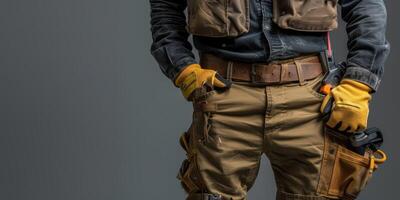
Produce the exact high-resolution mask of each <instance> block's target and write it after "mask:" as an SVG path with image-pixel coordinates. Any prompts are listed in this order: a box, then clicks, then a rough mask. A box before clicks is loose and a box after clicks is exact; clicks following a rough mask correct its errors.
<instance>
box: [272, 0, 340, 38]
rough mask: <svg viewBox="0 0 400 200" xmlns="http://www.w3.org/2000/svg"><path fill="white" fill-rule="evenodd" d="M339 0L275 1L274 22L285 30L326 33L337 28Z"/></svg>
mask: <svg viewBox="0 0 400 200" xmlns="http://www.w3.org/2000/svg"><path fill="white" fill-rule="evenodd" d="M337 2H338V1H337V0H325V1H321V0H307V1H304V0H273V3H272V4H273V16H274V17H273V21H274V22H275V23H276V24H278V26H279V27H281V28H283V29H292V30H296V31H305V32H326V31H332V30H334V29H336V28H337V26H338V23H337Z"/></svg>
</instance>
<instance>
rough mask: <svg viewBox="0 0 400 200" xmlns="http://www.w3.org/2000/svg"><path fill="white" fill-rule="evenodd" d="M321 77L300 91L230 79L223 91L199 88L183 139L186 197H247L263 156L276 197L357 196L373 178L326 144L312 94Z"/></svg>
mask: <svg viewBox="0 0 400 200" xmlns="http://www.w3.org/2000/svg"><path fill="white" fill-rule="evenodd" d="M322 77H323V76H322V75H320V76H319V77H317V78H315V79H313V80H310V81H305V82H304V85H301V86H300V85H299V83H290V84H286V85H279V86H267V87H260V86H257V87H255V86H251V85H250V84H249V83H244V82H234V84H233V85H232V87H231V88H230V89H228V90H226V91H222V92H217V91H215V90H212V91H209V92H207V91H206V90H205V88H203V89H202V90H196V91H195V92H196V94H195V101H194V103H193V105H194V113H193V123H192V125H191V127H190V128H189V130H188V131H187V132H186V133H185V134H183V136H182V137H181V144H182V146H183V147H184V149H185V150H186V152H187V155H188V158H187V160H185V161H184V163H183V164H182V167H181V170H180V173H179V175H178V178H179V179H180V180H181V182H182V186H183V187H184V188H185V190H186V191H187V192H188V197H187V200H192V199H193V200H204V199H206V200H207V199H224V200H225V199H226V200H243V199H246V194H247V191H248V190H249V189H250V188H251V187H252V185H253V183H254V181H255V178H256V176H257V174H258V170H259V167H260V159H261V156H262V155H263V154H265V155H267V157H268V158H269V160H270V162H271V165H272V169H273V170H274V174H275V180H276V184H277V189H278V193H277V199H278V200H297V199H299V200H300V199H303V200H324V199H330V198H332V199H339V198H343V199H354V197H355V196H356V195H357V194H358V192H359V190H360V189H361V188H363V187H364V186H365V183H366V182H367V180H368V179H369V177H370V176H369V174H368V173H366V172H367V171H368V170H367V169H368V164H367V163H368V158H364V157H362V156H359V155H357V154H355V153H353V152H348V151H346V150H345V149H344V148H343V147H341V146H338V144H337V143H335V142H332V141H331V140H328V139H327V137H328V136H327V134H326V133H325V132H324V129H323V127H324V126H323V124H324V122H323V121H322V120H321V116H320V113H319V107H320V104H321V102H322V99H323V96H322V95H320V94H319V93H317V92H316V91H317V89H318V87H319V86H320V82H321V80H322ZM328 142H330V143H329V145H328V144H327V143H328ZM331 144H333V145H334V146H335V147H336V148H334V149H333V150H331V148H330V147H331V146H332V145H331ZM346 158H350V159H347V160H346ZM353 158H355V159H356V160H357V161H356V162H352V159H353ZM344 160H346V161H349V162H346V161H344ZM334 171H335V172H336V174H335V176H333V174H334ZM348 193H349V194H348ZM205 194H210V195H214V196H212V197H213V198H211V197H210V198H209V197H208V196H205ZM219 195H220V196H221V198H218V197H219ZM214 197H215V198H214Z"/></svg>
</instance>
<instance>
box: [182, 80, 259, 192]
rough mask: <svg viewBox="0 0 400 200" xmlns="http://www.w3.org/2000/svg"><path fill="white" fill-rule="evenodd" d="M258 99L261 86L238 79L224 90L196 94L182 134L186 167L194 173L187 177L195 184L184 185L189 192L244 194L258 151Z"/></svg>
mask: <svg viewBox="0 0 400 200" xmlns="http://www.w3.org/2000/svg"><path fill="white" fill-rule="evenodd" d="M263 98H265V92H264V89H262V88H253V87H249V86H245V85H238V84H233V85H232V87H231V88H230V89H229V90H227V91H224V92H217V91H212V92H208V93H206V94H205V96H204V97H203V98H202V97H201V95H200V96H197V97H196V100H195V102H194V108H195V111H194V114H193V123H192V125H191V128H190V129H189V132H188V133H187V134H188V137H190V142H189V145H188V146H189V147H188V149H190V150H189V151H190V156H189V158H191V159H190V162H189V164H188V165H189V167H188V168H189V169H190V170H189V171H190V173H192V174H195V176H196V177H194V178H193V177H192V178H191V179H192V180H191V182H194V186H195V187H194V188H195V189H190V188H189V190H187V191H188V192H189V196H193V195H196V193H199V192H206V193H208V194H213V195H222V197H224V198H226V199H229V198H232V199H245V196H246V192H247V190H248V189H249V188H250V187H251V186H252V184H253V182H254V180H255V177H256V175H257V173H258V168H259V162H260V156H261V154H262V143H263V134H262V133H263V120H264V111H263V110H265V100H263ZM183 174H184V173H183ZM183 176H184V175H183ZM187 176H188V175H187ZM189 176H190V175H189ZM183 182H185V181H183ZM188 182H189V181H188ZM189 185H190V183H189Z"/></svg>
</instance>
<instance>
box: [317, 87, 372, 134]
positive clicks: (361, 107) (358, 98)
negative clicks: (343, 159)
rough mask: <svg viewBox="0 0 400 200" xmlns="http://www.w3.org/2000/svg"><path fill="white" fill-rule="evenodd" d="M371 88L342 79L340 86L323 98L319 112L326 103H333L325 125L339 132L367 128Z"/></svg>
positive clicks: (351, 131) (323, 108)
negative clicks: (331, 100) (331, 101)
mask: <svg viewBox="0 0 400 200" xmlns="http://www.w3.org/2000/svg"><path fill="white" fill-rule="evenodd" d="M370 92H371V88H370V87H369V86H367V85H365V84H363V83H360V82H357V81H354V80H350V79H343V80H342V81H341V82H340V84H339V85H338V86H337V87H335V88H333V89H332V91H331V92H330V93H329V94H328V95H327V96H326V97H325V98H324V100H323V102H322V106H321V112H323V111H324V110H325V107H326V106H327V104H328V102H329V101H330V99H331V98H333V100H334V102H333V105H332V110H331V114H330V118H329V120H328V122H327V125H328V126H329V127H331V128H337V129H338V130H339V131H346V132H350V133H353V132H358V131H362V130H364V129H365V128H366V127H367V120H368V113H369V105H368V104H369V101H370V100H371V94H370Z"/></svg>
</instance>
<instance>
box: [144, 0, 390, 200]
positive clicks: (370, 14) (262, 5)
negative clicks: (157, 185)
mask: <svg viewBox="0 0 400 200" xmlns="http://www.w3.org/2000/svg"><path fill="white" fill-rule="evenodd" d="M150 2H151V25H152V33H153V41H154V42H153V44H152V48H151V52H152V54H153V56H154V57H155V58H156V60H157V61H158V63H159V65H160V67H161V70H162V71H163V73H164V74H165V75H166V76H167V77H168V78H170V79H171V80H172V82H173V84H174V85H175V86H177V87H179V88H180V89H181V90H182V93H183V95H184V97H185V98H186V99H187V100H189V101H192V102H193V108H194V112H193V122H192V125H191V127H190V128H189V130H188V131H187V132H186V133H185V134H184V135H183V136H182V137H181V139H180V142H181V145H182V146H183V148H184V149H185V150H186V152H187V156H188V158H187V159H186V160H185V161H184V162H183V164H182V167H181V169H180V172H179V175H178V178H179V179H180V180H181V183H182V186H183V187H184V189H185V190H186V192H187V193H188V196H187V199H188V200H217V199H219V200H239V199H246V193H247V191H248V190H249V189H250V188H251V186H252V184H253V183H254V180H255V177H256V175H257V173H258V169H259V166H260V157H261V155H263V154H264V153H265V154H266V156H267V157H268V158H269V160H270V162H271V165H272V169H273V171H274V175H275V180H276V185H277V199H282V200H286V199H291V200H297V199H304V200H323V199H355V198H356V197H357V195H358V193H359V192H360V191H361V190H362V189H363V188H364V186H365V185H366V182H367V181H368V180H369V178H370V177H371V173H372V171H373V170H374V169H375V168H374V166H373V164H371V163H373V156H371V155H370V154H368V153H366V154H365V155H364V156H362V155H359V154H357V153H355V152H353V151H350V150H349V149H347V148H346V147H345V145H343V144H342V143H341V142H340V141H338V140H336V139H335V138H333V137H331V136H330V135H328V134H327V131H326V130H329V129H325V128H324V125H325V123H326V124H327V126H328V127H331V128H333V129H337V130H339V131H341V132H342V133H345V134H348V135H351V134H352V133H354V132H356V131H361V130H364V129H365V128H366V127H367V118H368V111H369V109H368V104H369V101H370V99H371V94H372V93H374V92H376V90H377V89H378V86H379V83H380V80H381V77H382V74H383V66H384V61H385V59H386V57H387V55H388V52H389V45H388V43H387V41H386V39H385V28H386V9H385V6H384V2H383V0H341V1H337V0H301V1H300V0H150ZM337 4H338V5H339V6H340V8H341V11H342V16H343V17H342V18H343V20H344V21H345V22H346V23H347V26H346V30H347V34H348V50H349V52H348V56H347V60H345V61H344V62H342V63H341V64H339V65H335V66H333V65H330V64H329V63H327V62H323V61H324V60H326V59H322V58H324V56H319V55H325V57H328V58H330V55H331V54H330V52H329V48H330V47H329V41H328V39H329V38H327V37H326V35H327V34H326V32H329V31H331V30H333V29H335V28H336V26H337V22H336V18H337ZM186 8H188V9H187V15H185V12H184V11H185V9H186ZM186 20H188V24H187V23H186ZM189 34H192V35H193V42H194V45H195V47H196V48H197V50H198V51H199V53H200V61H199V62H198V61H197V60H196V59H195V56H194V54H193V53H192V51H191V50H192V47H191V44H190V43H189V42H188V40H187V39H188V36H189ZM327 49H328V51H326V50H327ZM321 52H328V53H325V54H321ZM324 66H328V68H326V67H324ZM333 69H341V70H342V71H343V73H339V74H340V80H339V84H338V85H337V86H335V87H334V88H333V89H332V90H331V91H330V90H325V91H326V93H325V94H321V93H319V90H320V87H321V86H322V84H323V82H324V83H325V82H329V80H325V79H324V77H325V76H324V75H326V73H328V71H332V70H333ZM339 71H340V70H339ZM326 94H327V95H326ZM331 99H332V100H334V101H333V106H332V109H331V110H330V112H331V114H330V117H329V119H328V120H327V121H324V120H323V118H322V115H321V113H320V110H326V108H328V109H329V108H330V107H328V105H329V103H330V102H331ZM171 198H173V197H168V199H171Z"/></svg>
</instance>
